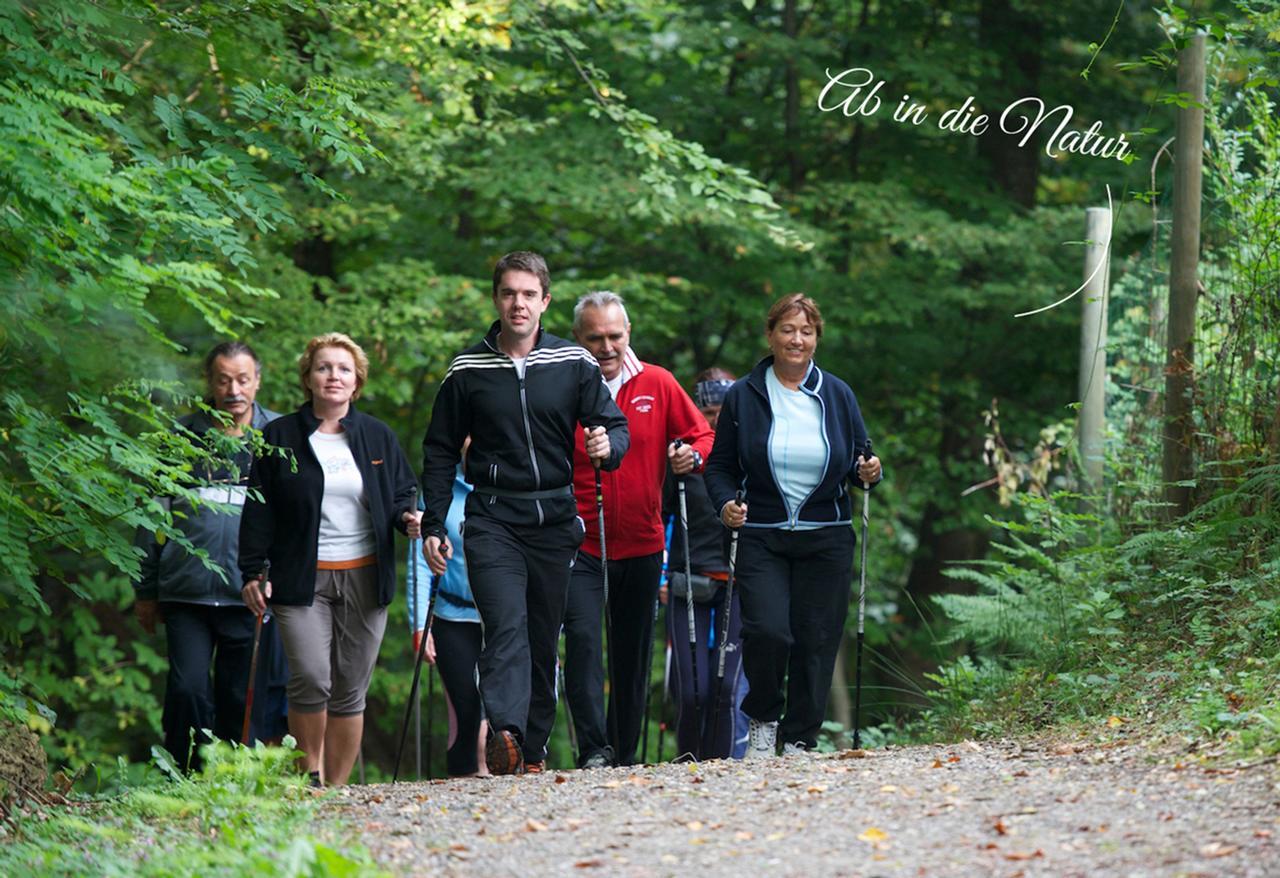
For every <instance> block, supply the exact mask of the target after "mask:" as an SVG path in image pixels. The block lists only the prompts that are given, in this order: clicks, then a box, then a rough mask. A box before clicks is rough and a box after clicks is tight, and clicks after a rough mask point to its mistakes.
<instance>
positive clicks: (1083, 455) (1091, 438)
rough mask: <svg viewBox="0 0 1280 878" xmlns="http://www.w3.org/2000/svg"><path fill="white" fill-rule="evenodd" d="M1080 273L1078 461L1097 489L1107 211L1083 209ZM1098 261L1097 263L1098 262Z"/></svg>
mask: <svg viewBox="0 0 1280 878" xmlns="http://www.w3.org/2000/svg"><path fill="white" fill-rule="evenodd" d="M1085 240H1086V241H1087V242H1088V243H1087V245H1086V247H1087V249H1086V250H1085V254H1084V276H1085V280H1086V281H1087V283H1086V285H1085V288H1084V295H1083V296H1082V297H1081V313H1080V378H1079V381H1080V385H1079V386H1080V461H1081V463H1082V464H1083V465H1084V476H1085V482H1086V483H1087V489H1088V490H1089V491H1101V490H1102V464H1103V460H1104V448H1103V439H1104V437H1105V435H1106V431H1107V411H1106V400H1107V296H1108V294H1109V291H1110V288H1111V277H1110V275H1111V264H1110V263H1111V260H1110V258H1109V257H1110V255H1111V253H1110V241H1111V211H1110V210H1108V209H1107V208H1105V207H1091V208H1089V209H1088V210H1086V211H1085ZM1099 263H1102V264H1101V266H1099Z"/></svg>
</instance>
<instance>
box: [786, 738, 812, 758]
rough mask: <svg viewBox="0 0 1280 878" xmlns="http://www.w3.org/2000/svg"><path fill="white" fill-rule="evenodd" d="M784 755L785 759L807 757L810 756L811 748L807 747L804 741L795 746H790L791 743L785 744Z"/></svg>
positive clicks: (794, 744) (797, 742) (796, 743)
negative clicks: (787, 757)
mask: <svg viewBox="0 0 1280 878" xmlns="http://www.w3.org/2000/svg"><path fill="white" fill-rule="evenodd" d="M782 755H783V756H784V757H785V756H807V755H809V748H808V747H806V746H805V745H804V743H803V742H802V741H796V742H795V743H793V744H790V743H789V744H783V745H782Z"/></svg>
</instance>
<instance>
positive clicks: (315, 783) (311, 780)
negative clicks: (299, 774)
mask: <svg viewBox="0 0 1280 878" xmlns="http://www.w3.org/2000/svg"><path fill="white" fill-rule="evenodd" d="M307 785H308V786H310V787H312V788H314V789H317V790H318V789H323V787H324V783H323V782H322V781H321V780H320V772H318V771H309V772H307Z"/></svg>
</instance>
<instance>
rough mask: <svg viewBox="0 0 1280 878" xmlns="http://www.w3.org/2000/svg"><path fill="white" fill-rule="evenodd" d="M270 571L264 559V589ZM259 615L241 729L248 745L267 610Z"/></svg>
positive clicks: (254, 630)
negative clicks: (259, 654)
mask: <svg viewBox="0 0 1280 878" xmlns="http://www.w3.org/2000/svg"><path fill="white" fill-rule="evenodd" d="M270 572H271V562H270V561H263V562H262V572H261V573H259V574H258V582H259V583H260V584H261V585H262V588H263V590H264V591H265V589H266V587H267V574H268V573H270ZM257 616H258V619H257V621H256V622H254V623H253V652H252V653H250V654H249V685H248V686H246V687H245V690H244V727H243V728H242V729H241V730H240V743H241V744H244V745H245V746H246V747H248V746H249V724H250V722H249V721H250V720H251V719H252V717H253V690H254V689H255V688H256V685H255V684H256V683H257V682H258V647H259V646H261V645H262V623H263V621H265V619H266V616H267V611H266V610H263V611H262V612H261V613H258V614H257Z"/></svg>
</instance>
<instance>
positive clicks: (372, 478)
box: [239, 402, 414, 607]
mask: <svg viewBox="0 0 1280 878" xmlns="http://www.w3.org/2000/svg"><path fill="white" fill-rule="evenodd" d="M340 423H341V424H342V428H343V430H345V431H346V434H347V441H348V442H349V443H350V444H351V456H352V457H353V458H355V462H356V468H357V469H358V470H360V478H362V479H363V480H364V490H365V494H366V495H367V497H368V498H369V517H370V518H371V519H372V520H373V536H374V541H375V542H376V544H377V547H378V548H377V555H378V606H380V607H385V606H386V605H387V604H389V603H391V598H392V596H393V595H394V594H395V588H396V546H395V534H393V533H392V532H391V529H392V528H393V527H394V528H396V529H398V530H399V531H400V532H401V533H404V531H405V524H404V522H403V521H402V520H401V517H402V516H403V515H404V513H406V512H408V511H409V510H411V509H413V507H414V502H413V493H414V479H413V470H412V469H411V468H410V466H409V461H408V460H407V459H406V458H405V456H404V452H403V451H401V450H400V443H399V442H397V441H396V437H395V434H394V433H392V432H391V428H390V427H388V426H387V425H386V424H384V423H382V421H379V420H378V419H377V418H375V417H372V416H370V415H366V414H364V413H363V412H358V411H356V407H355V406H354V405H353V406H351V408H350V410H349V411H348V412H347V416H346V417H345V418H343V419H342V420H341V422H340ZM319 427H320V421H319V420H317V419H316V416H315V415H314V414H313V413H312V411H311V403H309V402H307V403H303V405H302V408H300V409H298V410H297V411H296V412H293V413H292V414H288V415H285V416H284V417H282V418H279V419H278V420H275V421H272V422H271V423H270V424H268V425H267V427H266V429H264V430H263V431H262V435H263V438H265V439H266V440H267V442H268V443H270V444H271V445H274V446H277V447H280V448H287V449H288V450H289V451H291V452H293V455H292V456H293V460H296V461H297V464H298V465H297V467H296V468H295V467H294V466H293V460H290V459H289V458H287V457H281V456H279V455H278V454H270V453H268V454H267V455H266V456H264V457H257V458H254V461H253V469H252V470H250V472H249V484H250V486H251V487H252V488H254V489H256V490H258V491H260V492H261V493H262V499H261V500H257V499H255V498H254V497H253V494H252V493H250V495H249V497H248V498H247V499H246V500H245V504H244V515H243V516H241V518H240V560H239V565H240V575H241V577H242V578H243V580H244V582H248V581H249V580H250V579H253V578H254V577H256V576H257V575H258V574H259V573H260V572H261V571H262V562H263V561H264V560H266V559H268V558H269V559H270V560H271V574H270V580H271V600H270V603H273V604H282V605H284V606H308V607H309V606H311V604H312V601H314V600H315V594H316V556H317V555H318V554H319V548H320V547H319V543H318V539H319V535H320V503H321V501H322V500H323V499H324V470H322V469H321V468H320V462H319V461H318V460H316V455H315V452H314V451H312V450H311V442H310V441H309V440H310V437H311V434H312V433H314V432H315V431H316V430H317V429H319Z"/></svg>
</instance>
